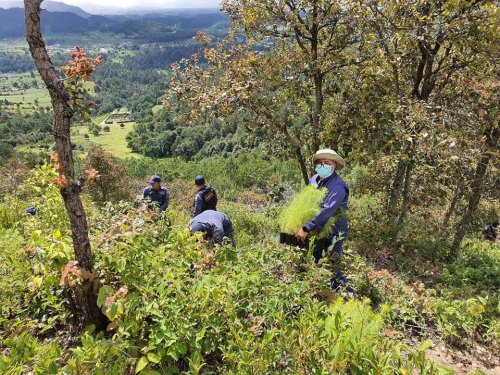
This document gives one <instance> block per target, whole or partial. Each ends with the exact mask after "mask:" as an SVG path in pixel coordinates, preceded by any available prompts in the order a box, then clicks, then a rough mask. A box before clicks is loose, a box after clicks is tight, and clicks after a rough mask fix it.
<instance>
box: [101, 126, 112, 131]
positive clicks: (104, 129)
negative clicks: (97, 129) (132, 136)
mask: <svg viewBox="0 0 500 375" xmlns="http://www.w3.org/2000/svg"><path fill="white" fill-rule="evenodd" d="M102 131H105V132H108V133H109V132H110V131H111V129H110V128H109V126H108V125H105V126H104V127H103V128H102Z"/></svg>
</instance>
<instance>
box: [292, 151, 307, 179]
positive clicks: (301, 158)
mask: <svg viewBox="0 0 500 375" xmlns="http://www.w3.org/2000/svg"><path fill="white" fill-rule="evenodd" d="M295 158H296V159H297V161H298V162H299V166H300V172H301V173H302V178H303V180H304V182H305V183H306V185H308V184H309V174H308V173H307V165H306V162H305V160H304V156H303V155H302V151H301V150H300V147H297V149H296V151H295Z"/></svg>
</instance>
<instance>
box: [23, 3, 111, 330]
mask: <svg viewBox="0 0 500 375" xmlns="http://www.w3.org/2000/svg"><path fill="white" fill-rule="evenodd" d="M42 1H43V0H24V8H25V24H26V39H27V41H28V45H29V49H30V52H31V56H32V57H33V60H34V61H35V65H36V68H37V70H38V72H39V73H40V76H41V77H42V79H43V81H44V83H45V85H46V86H47V89H48V90H49V93H50V97H51V102H52V108H53V110H54V123H53V134H54V139H55V143H56V152H57V155H58V157H59V163H61V164H62V165H63V166H64V171H65V172H64V173H65V176H66V178H67V180H68V181H69V184H68V186H67V187H65V188H62V189H61V195H62V197H63V200H64V204H65V207H66V212H67V213H68V217H69V221H70V226H71V234H72V238H73V249H74V253H75V259H76V260H77V261H78V266H79V267H80V268H83V269H85V270H87V271H89V272H92V259H91V248H90V241H89V235H88V226H87V217H86V215H85V211H84V209H83V205H82V201H81V198H80V190H81V188H80V184H79V183H78V181H75V179H74V177H75V176H74V162H73V153H72V148H71V140H70V121H71V118H72V116H73V110H72V108H71V107H70V106H69V104H68V100H69V95H68V93H67V91H66V89H65V87H64V83H63V81H62V80H61V78H60V77H59V76H58V74H57V72H56V69H55V68H54V65H53V64H52V61H51V60H50V57H49V55H48V53H47V49H46V47H45V42H44V40H43V37H42V34H41V31H40V5H41V3H42ZM74 293H75V303H76V305H77V306H78V310H79V311H78V314H79V315H80V316H79V318H80V320H81V322H82V323H83V325H87V324H95V325H96V327H97V328H98V329H103V328H105V324H106V318H105V316H104V315H103V314H102V312H101V310H100V309H99V307H98V306H97V296H96V295H95V293H94V290H93V288H92V287H91V285H90V284H89V283H88V282H86V283H84V285H82V286H81V289H79V290H75V291H74Z"/></svg>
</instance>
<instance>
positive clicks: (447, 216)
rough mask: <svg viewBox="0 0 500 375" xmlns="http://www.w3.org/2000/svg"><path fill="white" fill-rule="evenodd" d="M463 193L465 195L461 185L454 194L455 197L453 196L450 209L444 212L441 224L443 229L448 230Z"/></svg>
mask: <svg viewBox="0 0 500 375" xmlns="http://www.w3.org/2000/svg"><path fill="white" fill-rule="evenodd" d="M462 195H463V191H462V188H461V187H459V188H458V190H457V191H456V192H455V194H453V198H451V203H450V207H448V210H447V211H446V213H445V214H444V219H443V223H442V224H441V227H442V228H443V231H446V229H447V228H448V224H449V223H450V219H451V216H452V215H453V213H454V212H455V208H456V206H457V203H458V201H459V200H460V198H461V197H462Z"/></svg>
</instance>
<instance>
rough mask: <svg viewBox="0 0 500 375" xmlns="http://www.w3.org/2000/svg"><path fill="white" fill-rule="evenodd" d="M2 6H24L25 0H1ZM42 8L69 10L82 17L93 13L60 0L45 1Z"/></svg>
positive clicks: (57, 10)
mask: <svg viewBox="0 0 500 375" xmlns="http://www.w3.org/2000/svg"><path fill="white" fill-rule="evenodd" d="M0 8H4V9H8V8H24V2H23V1H5V0H3V1H2V0H0ZM42 8H43V9H45V10H48V11H49V12H69V13H74V14H76V15H78V16H80V17H84V18H89V17H91V16H92V14H90V13H87V12H85V11H84V10H83V9H82V8H79V7H77V6H73V5H68V4H65V3H62V2H59V1H44V2H43V4H42Z"/></svg>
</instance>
